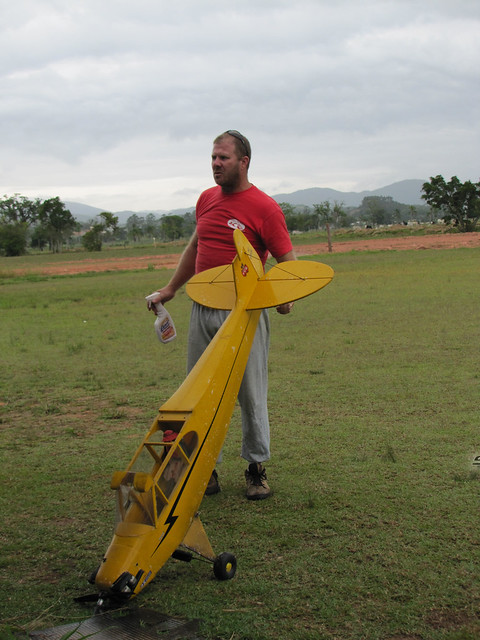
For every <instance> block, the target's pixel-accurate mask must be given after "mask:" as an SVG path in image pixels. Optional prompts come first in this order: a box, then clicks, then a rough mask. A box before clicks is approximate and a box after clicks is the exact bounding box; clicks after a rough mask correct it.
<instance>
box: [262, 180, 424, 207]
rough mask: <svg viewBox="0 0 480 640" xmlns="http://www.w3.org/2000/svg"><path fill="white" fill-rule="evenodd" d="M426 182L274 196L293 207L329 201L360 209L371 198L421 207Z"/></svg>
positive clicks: (326, 189) (317, 188)
mask: <svg viewBox="0 0 480 640" xmlns="http://www.w3.org/2000/svg"><path fill="white" fill-rule="evenodd" d="M424 182H426V180H402V181H401V182H395V183H393V184H390V185H388V186H386V187H381V188H380V189H374V190H373V191H358V192H357V191H336V190H335V189H328V188H322V187H316V188H313V189H301V190H300V191H294V192H293V193H278V194H276V195H274V196H273V199H274V200H276V201H277V202H288V203H290V204H293V205H305V206H308V207H311V206H313V205H314V204H321V203H322V202H325V201H326V200H328V201H329V202H332V203H333V202H335V201H336V202H338V203H340V204H344V205H345V206H346V207H358V206H360V205H361V204H362V200H363V198H367V197H369V196H383V197H391V198H392V199H393V200H395V202H400V203H401V204H411V205H420V204H425V201H424V200H422V199H421V195H422V186H423V183H424Z"/></svg>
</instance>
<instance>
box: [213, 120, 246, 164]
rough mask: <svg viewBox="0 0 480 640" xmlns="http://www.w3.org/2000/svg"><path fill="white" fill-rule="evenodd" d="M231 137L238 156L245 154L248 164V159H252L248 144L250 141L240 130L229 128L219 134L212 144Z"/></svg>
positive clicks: (241, 156)
mask: <svg viewBox="0 0 480 640" xmlns="http://www.w3.org/2000/svg"><path fill="white" fill-rule="evenodd" d="M232 138H233V143H234V144H235V150H236V152H237V156H238V158H243V157H244V156H247V158H248V166H250V161H251V159H252V148H251V146H250V142H249V141H248V140H247V138H245V136H244V135H242V134H241V133H240V131H236V129H229V130H228V131H225V132H224V133H221V134H220V135H219V136H217V137H216V138H215V140H214V141H213V144H215V143H216V142H220V141H221V140H225V139H227V140H228V139H232Z"/></svg>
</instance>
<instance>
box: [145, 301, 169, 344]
mask: <svg viewBox="0 0 480 640" xmlns="http://www.w3.org/2000/svg"><path fill="white" fill-rule="evenodd" d="M157 295H158V293H157V292H155V293H152V294H150V295H149V296H147V297H146V298H145V300H148V301H150V300H152V299H153V298H155V297H156V296H157ZM151 306H152V307H155V312H156V314H157V317H156V318H155V324H154V327H155V331H156V332H157V337H158V339H159V340H160V342H163V343H166V342H170V341H171V340H174V339H175V338H176V337H177V332H176V331H175V325H174V324H173V320H172V317H171V316H170V314H169V313H168V311H167V310H166V309H165V307H164V306H163V304H162V303H161V302H155V303H153V302H152V303H151Z"/></svg>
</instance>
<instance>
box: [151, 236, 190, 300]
mask: <svg viewBox="0 0 480 640" xmlns="http://www.w3.org/2000/svg"><path fill="white" fill-rule="evenodd" d="M197 243H198V238H197V232H196V231H195V232H194V233H193V235H192V237H191V238H190V240H189V242H188V244H187V246H186V247H185V249H184V251H183V253H182V256H181V258H180V261H179V263H178V265H177V268H176V269H175V273H174V274H173V276H172V278H171V280H170V282H169V283H168V284H166V285H165V286H164V287H162V288H161V289H158V291H157V293H158V296H157V297H155V298H153V300H149V301H148V308H149V309H152V310H154V308H153V307H152V304H155V303H156V302H161V303H162V304H163V303H164V302H168V301H169V300H171V299H172V298H173V297H174V295H175V294H176V292H177V291H178V289H180V287H181V286H183V285H184V284H185V283H186V282H188V281H189V280H190V278H191V277H192V276H193V275H194V274H195V261H196V258H197Z"/></svg>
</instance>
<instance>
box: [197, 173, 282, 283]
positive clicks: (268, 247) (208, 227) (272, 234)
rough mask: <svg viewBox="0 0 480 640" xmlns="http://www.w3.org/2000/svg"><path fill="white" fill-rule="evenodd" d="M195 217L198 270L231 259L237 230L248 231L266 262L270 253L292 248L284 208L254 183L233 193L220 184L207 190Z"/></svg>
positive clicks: (263, 260) (248, 235)
mask: <svg viewBox="0 0 480 640" xmlns="http://www.w3.org/2000/svg"><path fill="white" fill-rule="evenodd" d="M196 217H197V235H198V247H197V261H196V265H195V272H196V273H199V272H200V271H205V269H211V268H212V267H218V266H221V265H224V264H229V263H230V262H232V260H233V259H234V257H235V255H236V251H235V245H234V243H233V230H234V229H240V231H242V232H243V233H244V234H245V237H246V238H247V240H248V241H249V242H250V244H251V245H252V246H253V248H254V249H255V251H256V252H257V253H258V255H259V257H260V259H261V261H262V263H263V264H265V261H266V259H267V256H268V253H271V254H272V256H273V257H274V258H279V257H280V256H283V255H285V254H286V253H288V252H289V251H291V250H292V243H291V240H290V235H289V233H288V229H287V225H286V223H285V216H284V215H283V211H282V210H281V208H280V207H279V205H278V204H277V203H276V202H275V200H273V198H270V196H267V194H266V193H264V192H263V191H260V189H257V187H255V186H254V185H252V186H251V187H250V188H249V189H247V190H246V191H241V192H240V193H232V194H224V193H223V192H222V189H221V187H219V186H216V187H212V188H211V189H207V190H206V191H204V192H203V193H202V194H201V195H200V197H199V199H198V202H197V208H196Z"/></svg>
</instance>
